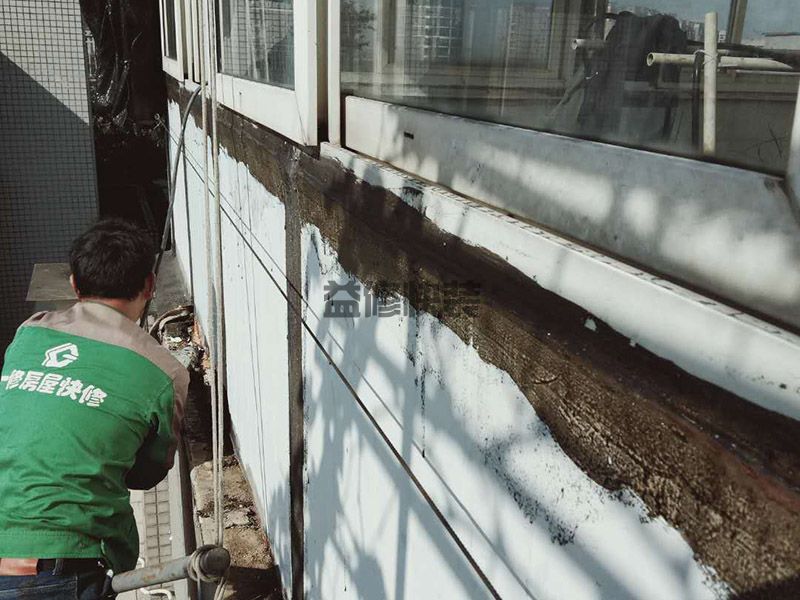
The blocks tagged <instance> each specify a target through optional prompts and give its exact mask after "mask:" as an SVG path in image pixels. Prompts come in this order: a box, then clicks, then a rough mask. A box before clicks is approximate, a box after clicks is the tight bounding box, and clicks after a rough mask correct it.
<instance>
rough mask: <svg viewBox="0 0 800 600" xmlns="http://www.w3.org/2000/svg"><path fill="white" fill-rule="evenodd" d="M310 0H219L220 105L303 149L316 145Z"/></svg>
mask: <svg viewBox="0 0 800 600" xmlns="http://www.w3.org/2000/svg"><path fill="white" fill-rule="evenodd" d="M318 5H319V6H321V5H322V4H321V3H318V2H317V1H316V0H302V1H301V0H219V2H218V5H217V6H218V8H217V29H218V33H219V40H220V42H219V45H218V46H219V57H218V59H219V71H220V73H219V76H218V80H217V89H218V94H219V99H220V102H222V103H224V104H225V105H226V106H228V107H229V108H231V109H233V110H235V111H237V112H239V113H241V114H243V115H245V116H246V117H249V118H251V119H253V120H254V121H258V122H259V123H261V124H262V125H264V126H266V127H268V128H270V129H272V130H274V131H277V132H278V133H280V134H282V135H284V136H286V137H288V138H290V139H292V140H294V141H296V142H298V143H300V144H304V145H315V144H316V143H317V138H318V136H317V128H318V123H317V114H318V112H317V102H318V97H317V78H318V73H317V51H318V50H317V49H318V44H317V10H318Z"/></svg>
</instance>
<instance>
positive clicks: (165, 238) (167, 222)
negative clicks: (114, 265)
mask: <svg viewBox="0 0 800 600" xmlns="http://www.w3.org/2000/svg"><path fill="white" fill-rule="evenodd" d="M203 87H204V86H198V88H197V89H196V90H195V91H194V92H192V95H191V96H190V97H189V102H188V103H187V104H186V108H185V109H184V111H183V118H182V119H181V134H180V137H179V138H178V148H177V150H176V151H175V160H174V161H173V164H172V172H171V173H170V185H169V205H168V206H167V214H166V217H165V218H164V232H163V233H162V235H161V245H160V246H159V248H158V253H157V254H156V261H155V264H154V265H153V274H154V276H155V278H154V279H158V271H159V269H160V268H161V261H162V259H163V258H164V252H166V250H167V245H168V244H169V234H170V231H171V229H172V211H173V209H174V208H175V186H176V184H177V183H178V161H179V160H180V158H181V154H183V150H184V147H185V145H186V143H185V142H186V123H187V122H188V121H189V114H190V113H191V111H192V106H194V103H195V100H197V97H198V96H199V95H200V91H201V90H202V89H203ZM167 139H168V140H169V130H168V131H167ZM151 302H152V298H151V299H150V300H148V301H147V303H146V304H145V305H144V312H142V317H141V319H139V327H141V328H144V327H145V326H146V324H147V313H148V312H149V309H150V303H151Z"/></svg>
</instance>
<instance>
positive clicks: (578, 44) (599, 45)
mask: <svg viewBox="0 0 800 600" xmlns="http://www.w3.org/2000/svg"><path fill="white" fill-rule="evenodd" d="M571 45H572V49H573V50H577V49H578V48H583V49H586V50H602V49H603V48H605V47H606V42H605V40H598V39H584V38H575V39H574V40H572V44H571Z"/></svg>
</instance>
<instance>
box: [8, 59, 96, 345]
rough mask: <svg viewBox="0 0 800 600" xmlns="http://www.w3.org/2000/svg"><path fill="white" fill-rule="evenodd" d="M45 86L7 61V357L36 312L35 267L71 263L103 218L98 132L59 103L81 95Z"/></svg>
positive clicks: (61, 84) (69, 87)
mask: <svg viewBox="0 0 800 600" xmlns="http://www.w3.org/2000/svg"><path fill="white" fill-rule="evenodd" d="M45 85H47V86H48V87H49V88H50V89H48V87H45ZM45 85H43V84H41V83H39V82H38V81H36V80H35V79H33V78H32V77H31V76H30V75H29V74H28V73H27V72H25V71H24V70H23V69H22V68H20V66H18V65H17V64H15V63H14V62H13V61H11V60H10V59H9V58H8V57H7V56H6V55H4V54H2V53H0V139H2V142H3V143H2V146H1V147H0V278H1V279H2V281H3V290H2V305H1V306H0V348H2V351H3V353H4V352H5V347H6V345H7V344H8V343H9V342H10V341H11V338H12V337H13V335H14V332H15V330H16V327H17V326H18V325H19V323H20V322H21V321H22V320H24V319H25V318H26V317H27V316H28V315H29V313H30V311H31V310H32V309H31V306H30V305H28V304H27V303H26V302H25V296H26V293H27V289H28V283H29V281H30V276H31V272H32V271H33V265H34V263H37V262H64V261H65V260H66V259H67V255H68V251H69V246H70V244H71V243H72V240H73V239H74V238H75V237H76V236H77V235H79V234H80V233H81V232H82V231H83V230H84V229H85V228H86V227H88V226H89V224H91V223H92V222H93V221H94V220H95V219H96V218H97V191H96V179H95V158H94V149H93V142H92V131H91V127H90V125H89V123H87V122H86V121H85V120H83V119H82V118H81V117H80V116H78V115H76V114H75V113H74V112H73V111H72V110H71V109H70V108H69V107H67V106H65V105H64V103H63V102H62V101H61V100H59V98H58V97H57V95H64V96H65V97H69V98H70V99H71V100H73V101H74V97H73V96H72V95H74V94H79V93H81V92H80V89H81V88H80V86H74V84H72V82H70V81H69V80H68V79H64V80H63V81H56V79H55V77H53V80H52V81H47V82H45ZM76 87H77V89H75V88H76ZM51 90H52V91H51ZM0 360H2V358H0Z"/></svg>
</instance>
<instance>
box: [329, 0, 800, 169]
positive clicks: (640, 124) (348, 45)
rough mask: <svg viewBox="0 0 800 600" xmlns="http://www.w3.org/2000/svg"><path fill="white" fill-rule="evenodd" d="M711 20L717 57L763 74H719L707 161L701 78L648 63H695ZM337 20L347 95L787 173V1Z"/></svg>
mask: <svg viewBox="0 0 800 600" xmlns="http://www.w3.org/2000/svg"><path fill="white" fill-rule="evenodd" d="M709 12H716V13H717V15H718V22H719V29H718V40H719V48H720V50H721V53H722V54H723V55H724V56H729V57H742V58H747V59H752V58H762V59H769V60H772V61H774V63H772V64H771V65H770V66H769V67H764V68H761V69H760V70H754V69H753V66H752V63H751V65H750V66H747V67H742V68H732V67H729V66H728V67H726V64H732V63H730V62H728V63H726V62H723V63H721V64H720V69H719V70H718V75H717V88H718V95H717V102H716V148H715V150H714V152H713V154H711V155H709V154H708V152H704V151H703V147H702V143H701V139H700V138H701V135H700V133H699V132H700V131H701V130H702V128H703V127H704V126H705V125H704V120H705V119H704V114H703V113H702V111H701V110H699V108H700V107H701V105H702V97H703V92H702V74H701V73H697V74H696V73H695V68H694V66H693V65H692V64H691V63H690V64H687V65H676V64H658V63H656V64H653V65H650V66H648V64H647V58H648V56H649V55H650V54H651V53H666V54H671V55H676V54H680V55H684V56H688V57H689V59H692V57H693V56H694V55H695V54H696V53H699V52H702V51H703V44H704V38H705V15H706V13H709ZM341 20H342V22H341V92H342V94H343V95H344V96H348V95H352V96H358V97H361V98H368V99H374V100H380V101H383V102H388V103H391V104H396V105H402V106H408V107H416V108H421V109H426V110H431V111H436V112H438V113H446V114H452V115H458V116H465V117H470V118H473V119H477V120H481V121H489V122H494V123H500V124H506V125H513V126H517V127H522V128H526V129H533V130H539V131H550V132H555V133H561V134H566V135H570V136H575V137H581V138H586V139H591V140H598V141H603V142H610V143H615V144H621V145H626V146H631V147H635V148H642V149H648V150H655V151H659V152H664V153H667V154H678V155H683V156H688V157H696V158H701V157H702V158H705V159H711V160H716V161H720V162H725V163H730V164H734V165H739V166H744V167H747V168H752V169H756V170H761V171H765V172H770V173H776V174H783V173H785V170H786V165H787V160H788V155H789V133H790V131H791V125H792V122H793V115H794V109H795V104H796V98H797V90H798V82H800V79H799V78H798V74H799V72H800V58H799V57H798V53H797V51H798V50H800V11H798V10H797V6H796V0H760V1H759V0H751V1H750V2H749V3H748V2H744V1H743V0H734V1H733V2H731V0H614V1H611V2H602V1H598V0H394V1H392V2H382V1H379V0H341ZM729 28H730V29H731V32H730V35H729V32H728V29H729ZM793 32H798V33H793ZM791 48H794V49H795V52H794V53H793V52H792V51H791V50H788V49H791ZM725 60H728V59H725ZM764 64H765V65H766V64H767V63H764ZM709 122H711V121H710V119H709ZM709 126H711V125H709Z"/></svg>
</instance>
